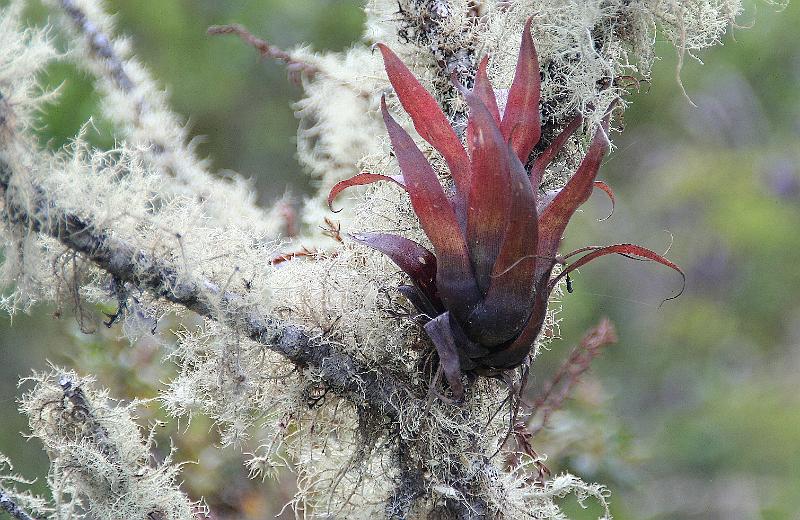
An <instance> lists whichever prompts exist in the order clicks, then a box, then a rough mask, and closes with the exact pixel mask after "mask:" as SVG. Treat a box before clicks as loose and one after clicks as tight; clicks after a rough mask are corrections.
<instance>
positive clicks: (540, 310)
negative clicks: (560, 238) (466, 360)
mask: <svg viewBox="0 0 800 520" xmlns="http://www.w3.org/2000/svg"><path fill="white" fill-rule="evenodd" d="M546 266H549V267H547V268H546V269H545V272H544V273H543V276H542V277H541V278H539V281H538V282H537V283H536V293H535V295H534V302H533V311H532V312H531V316H530V319H529V320H528V323H526V324H525V328H524V329H522V332H521V333H520V334H519V336H517V338H516V339H515V340H514V341H513V342H512V343H511V345H508V346H504V348H503V349H501V350H498V351H497V352H495V353H493V354H490V355H488V356H486V357H484V358H483V359H481V363H483V364H484V365H487V366H490V367H494V368H513V367H516V366H519V365H520V364H521V363H522V362H523V361H525V358H526V357H527V356H528V354H530V352H531V349H532V348H533V345H534V344H535V342H536V338H537V336H539V332H541V330H542V325H543V324H544V319H545V318H546V317H547V300H548V298H549V297H550V291H549V289H548V285H547V282H548V280H549V278H550V270H551V269H552V266H553V264H552V263H551V262H547V263H546ZM537 271H538V269H537Z"/></svg>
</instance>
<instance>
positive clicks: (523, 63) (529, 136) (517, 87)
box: [501, 18, 542, 164]
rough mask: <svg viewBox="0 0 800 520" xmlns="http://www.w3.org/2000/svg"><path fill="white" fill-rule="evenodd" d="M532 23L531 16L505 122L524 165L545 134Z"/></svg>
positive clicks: (505, 134) (506, 132)
mask: <svg viewBox="0 0 800 520" xmlns="http://www.w3.org/2000/svg"><path fill="white" fill-rule="evenodd" d="M531 22H532V18H528V20H527V21H526V22H525V28H524V29H523V31H522V42H521V43H520V48H519V56H518V57H517V68H516V71H515V73H514V80H513V82H512V83H511V88H510V89H509V91H508V100H507V102H506V109H505V111H504V113H503V121H502V123H501V129H502V131H503V137H504V138H505V139H507V140H511V142H512V146H513V147H514V151H515V152H516V154H517V157H519V160H520V161H521V162H522V164H525V163H526V162H527V161H528V155H530V153H531V151H532V150H533V147H534V146H536V143H538V142H539V138H540V137H541V134H542V127H541V116H540V114H539V99H540V97H541V77H540V75H539V74H540V72H539V58H538V56H537V55H536V47H535V46H534V45H533V38H532V37H531ZM517 126H519V127H520V130H518V131H514V129H515V127H517Z"/></svg>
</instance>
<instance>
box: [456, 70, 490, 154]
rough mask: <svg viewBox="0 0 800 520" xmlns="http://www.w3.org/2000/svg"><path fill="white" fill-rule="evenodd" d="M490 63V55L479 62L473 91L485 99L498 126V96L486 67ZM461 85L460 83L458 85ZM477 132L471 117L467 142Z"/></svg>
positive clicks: (482, 99) (470, 140) (479, 97)
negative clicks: (495, 93) (490, 81)
mask: <svg viewBox="0 0 800 520" xmlns="http://www.w3.org/2000/svg"><path fill="white" fill-rule="evenodd" d="M488 64H489V56H484V57H483V58H482V59H481V61H480V63H479V64H478V72H477V74H476V75H475V86H474V87H473V88H472V92H473V93H474V94H475V95H476V96H478V99H480V100H481V101H483V104H484V105H485V106H486V108H487V110H489V113H490V114H492V117H493V118H494V121H495V123H496V124H497V126H498V128H499V127H500V109H498V108H497V98H496V97H495V95H494V90H492V85H491V84H490V83H489V76H488V75H487V74H486V67H487V65H488ZM456 86H457V87H460V85H458V84H457V85H456ZM473 132H475V129H474V128H473V122H472V118H471V117H470V119H469V121H468V122H467V143H470V142H472V138H471V136H472V134H473Z"/></svg>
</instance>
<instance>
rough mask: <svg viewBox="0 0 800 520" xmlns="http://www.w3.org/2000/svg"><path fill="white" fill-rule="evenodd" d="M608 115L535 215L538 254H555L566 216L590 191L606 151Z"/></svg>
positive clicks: (574, 209)
mask: <svg viewBox="0 0 800 520" xmlns="http://www.w3.org/2000/svg"><path fill="white" fill-rule="evenodd" d="M609 117H610V116H606V117H605V119H603V123H602V125H601V126H600V128H598V129H597V130H596V131H595V134H594V138H593V139H592V143H591V145H590V146H589V151H588V152H587V153H586V156H585V157H584V158H583V161H581V165H580V166H579V167H578V171H576V172H575V174H574V175H573V176H572V177H571V178H570V179H569V181H568V182H567V184H566V186H564V188H562V189H561V191H559V192H558V195H556V196H555V198H554V199H553V202H551V203H550V204H549V205H548V206H547V207H546V208H545V209H544V211H543V212H542V215H541V216H540V217H539V254H540V255H542V256H546V257H553V256H555V254H556V251H557V250H558V245H559V243H560V242H561V235H562V234H563V233H564V229H566V227H567V224H568V223H569V220H570V218H572V215H573V214H574V213H575V211H576V210H577V209H578V207H580V205H581V204H583V203H584V202H586V201H587V200H588V198H589V196H590V195H591V194H592V188H593V187H594V180H595V177H596V176H597V171H598V170H599V169H600V163H601V162H602V161H603V156H605V154H606V152H607V151H608V146H609V142H608V136H607V135H606V131H607V129H608V120H609Z"/></svg>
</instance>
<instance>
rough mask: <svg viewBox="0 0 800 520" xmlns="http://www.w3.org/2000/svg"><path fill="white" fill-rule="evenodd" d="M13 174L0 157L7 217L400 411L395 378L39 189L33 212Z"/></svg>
mask: <svg viewBox="0 0 800 520" xmlns="http://www.w3.org/2000/svg"><path fill="white" fill-rule="evenodd" d="M11 175H12V171H11V168H10V167H9V166H8V164H5V163H3V162H0V192H2V195H3V197H4V199H5V210H4V211H5V215H6V217H7V218H8V219H9V220H10V221H11V222H12V223H14V224H17V225H21V226H25V227H27V228H29V229H31V230H32V231H35V232H39V233H44V234H46V235H49V236H51V237H53V238H56V239H58V240H59V241H60V242H61V243H62V244H64V245H65V246H67V247H69V248H70V249H72V250H73V251H75V252H77V253H80V254H81V255H82V256H83V257H84V258H85V259H86V260H88V261H90V262H92V263H94V264H95V265H97V266H98V267H100V268H101V269H103V270H105V271H106V272H108V273H109V274H110V275H112V276H114V277H115V278H117V279H119V280H121V281H123V282H129V283H132V284H133V285H134V286H136V287H138V288H141V289H143V290H146V291H148V292H151V293H152V294H154V295H156V296H157V297H159V298H164V299H166V300H167V301H170V302H172V303H175V304H177V305H180V306H183V307H185V308H186V309H188V310H190V311H193V312H196V313H197V314H199V315H201V316H204V317H207V318H211V319H214V320H218V321H221V322H223V323H229V324H234V325H236V326H237V327H238V328H240V330H242V331H243V333H244V334H246V335H247V336H248V337H249V338H251V339H253V340H255V341H257V342H258V343H260V344H262V345H265V346H267V347H268V348H270V349H272V350H274V351H276V352H278V353H280V354H282V355H284V356H286V358H287V359H289V360H290V361H292V362H293V363H295V364H297V365H299V366H311V367H314V368H315V369H317V370H318V371H319V372H320V376H321V377H322V379H323V380H324V381H325V382H326V383H327V384H329V385H330V386H331V387H332V388H333V389H335V390H337V391H339V392H341V393H344V394H347V393H358V394H359V395H361V396H362V398H363V399H365V400H366V402H367V403H369V405H370V406H371V407H373V408H374V409H375V410H376V411H380V413H383V414H385V416H386V417H387V418H389V419H391V418H396V417H397V410H396V408H395V407H396V404H395V403H396V402H397V401H398V399H399V398H400V397H401V395H402V394H403V393H404V392H403V390H402V387H401V386H400V385H399V384H398V383H396V382H394V381H392V380H391V379H389V378H387V377H381V376H379V375H378V374H376V373H374V372H371V371H369V370H367V369H365V368H364V367H361V366H359V364H358V363H356V362H355V361H354V360H353V359H351V358H350V357H348V356H346V355H344V354H342V353H341V352H338V351H337V350H336V349H335V348H334V347H333V346H332V345H331V344H329V343H326V342H324V341H315V340H312V339H310V338H309V337H308V335H307V334H306V333H305V332H304V331H303V330H302V329H301V328H299V327H297V326H293V325H288V324H285V323H283V322H281V321H280V320H277V319H275V318H272V317H269V316H265V315H263V313H260V312H259V311H258V309H252V308H249V306H247V305H246V304H245V303H244V302H243V301H242V298H241V297H240V296H239V295H237V294H235V293H233V292H230V291H223V290H221V289H220V288H219V287H218V286H217V285H216V284H214V283H212V282H209V281H207V280H197V281H187V280H184V277H182V276H181V274H180V272H179V270H178V269H177V268H176V267H174V266H172V265H169V264H168V263H166V262H164V261H162V260H161V259H159V258H156V257H154V256H152V255H150V254H149V253H147V252H146V251H142V250H136V249H135V248H133V247H132V246H130V245H129V244H127V243H125V242H124V241H122V240H119V239H117V238H115V237H114V236H113V234H111V233H109V232H108V231H105V230H98V229H95V227H94V226H93V224H92V223H91V222H89V221H87V220H85V219H83V218H80V217H78V216H76V215H71V214H68V213H63V214H59V211H58V209H57V208H58V202H57V201H55V200H53V199H52V198H49V197H48V196H47V195H46V194H44V193H39V194H38V197H37V199H36V200H35V206H34V207H35V208H36V211H37V214H31V213H29V212H28V210H27V208H26V207H24V206H22V205H20V204H19V203H18V202H17V201H16V200H15V199H14V188H13V186H10V181H11ZM45 213H46V215H45ZM220 309H225V310H224V311H221V312H220Z"/></svg>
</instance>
